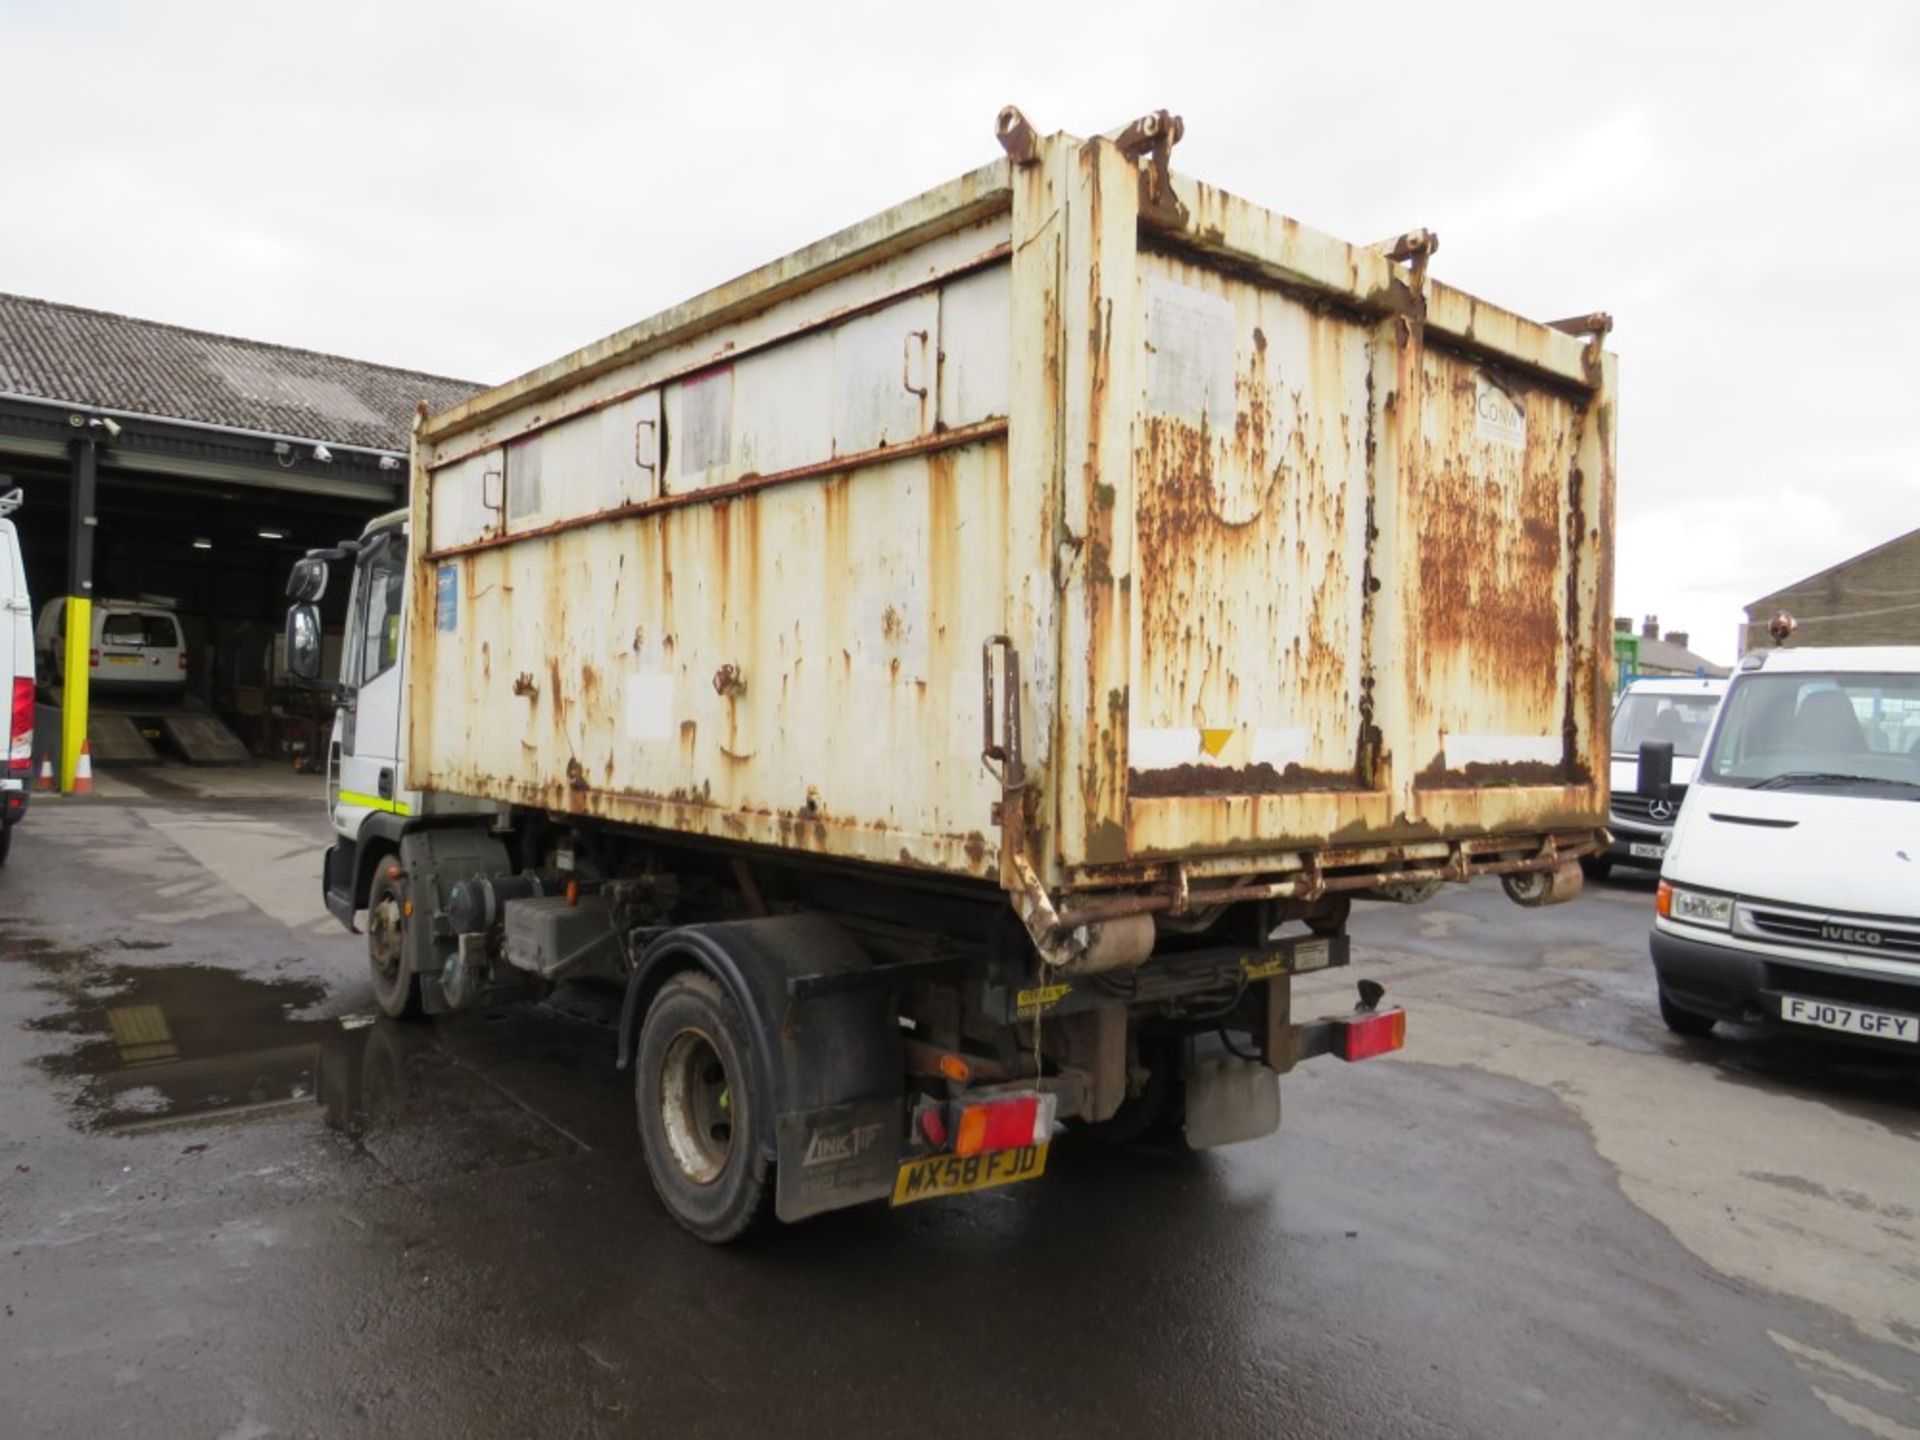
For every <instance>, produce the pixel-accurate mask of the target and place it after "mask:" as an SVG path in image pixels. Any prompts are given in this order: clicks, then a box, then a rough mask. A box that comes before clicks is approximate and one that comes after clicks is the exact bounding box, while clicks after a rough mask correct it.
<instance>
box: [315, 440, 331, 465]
mask: <svg viewBox="0 0 1920 1440" xmlns="http://www.w3.org/2000/svg"><path fill="white" fill-rule="evenodd" d="M313 458H314V459H316V460H318V461H319V462H320V463H321V464H322V465H331V464H332V463H333V452H332V451H331V450H329V449H327V447H326V446H324V445H316V446H314V447H313Z"/></svg>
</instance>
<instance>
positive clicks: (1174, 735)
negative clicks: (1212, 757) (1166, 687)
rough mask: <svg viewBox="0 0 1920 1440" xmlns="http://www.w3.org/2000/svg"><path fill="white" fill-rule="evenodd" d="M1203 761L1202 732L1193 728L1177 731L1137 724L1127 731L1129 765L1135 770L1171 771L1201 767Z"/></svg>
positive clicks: (1182, 728) (1184, 727) (1185, 726)
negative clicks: (1177, 767)
mask: <svg viewBox="0 0 1920 1440" xmlns="http://www.w3.org/2000/svg"><path fill="white" fill-rule="evenodd" d="M1203 758H1204V757H1203V756H1202V754H1201V752H1200V732H1199V731H1198V730H1196V729H1195V728H1194V727H1193V726H1191V725H1184V726H1181V727H1180V728H1179V729H1177V730H1163V729H1158V728H1156V727H1154V726H1151V725H1135V726H1134V727H1133V728H1132V729H1130V730H1128V731H1127V764H1129V765H1130V766H1132V767H1133V768H1134V769H1135V770H1171V769H1173V768H1174V767H1175V766H1178V765H1195V764H1198V763H1199V762H1200V761H1201V760H1202V759H1203Z"/></svg>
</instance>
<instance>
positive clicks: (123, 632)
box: [35, 596, 187, 697]
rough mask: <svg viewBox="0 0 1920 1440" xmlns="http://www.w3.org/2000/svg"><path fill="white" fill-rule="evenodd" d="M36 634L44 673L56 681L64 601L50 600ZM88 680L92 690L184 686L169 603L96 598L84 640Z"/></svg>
mask: <svg viewBox="0 0 1920 1440" xmlns="http://www.w3.org/2000/svg"><path fill="white" fill-rule="evenodd" d="M35 640H36V643H37V646H38V648H39V651H40V655H41V657H42V661H43V663H44V665H45V667H46V672H47V674H48V675H49V676H50V677H51V678H52V679H53V680H54V681H55V682H56V683H59V684H64V683H65V682H66V675H65V674H64V671H65V668H66V663H67V655H66V645H67V601H66V597H65V596H62V597H61V598H60V599H58V600H49V601H48V602H47V604H46V608H45V609H43V610H42V611H41V612H40V624H39V626H38V628H37V629H36V631H35ZM88 656H89V676H88V681H89V686H90V688H91V689H92V690H93V691H94V692H96V693H114V692H118V693H122V694H140V695H165V696H168V697H174V696H178V695H179V694H180V693H181V692H182V691H184V690H185V689H186V688H187V646H186V642H185V640H184V639H182V637H181V633H180V619H179V617H178V616H177V615H175V614H174V613H173V608H172V606H171V605H170V604H168V603H166V602H162V601H152V600H96V601H94V602H93V635H92V638H91V639H90V640H89V641H88Z"/></svg>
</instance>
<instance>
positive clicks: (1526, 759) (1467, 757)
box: [1441, 735, 1564, 770]
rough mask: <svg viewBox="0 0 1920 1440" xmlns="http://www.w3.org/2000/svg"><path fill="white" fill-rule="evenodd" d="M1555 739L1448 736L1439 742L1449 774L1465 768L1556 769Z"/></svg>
mask: <svg viewBox="0 0 1920 1440" xmlns="http://www.w3.org/2000/svg"><path fill="white" fill-rule="evenodd" d="M1563 744H1564V742H1563V741H1562V740H1561V739H1560V737H1559V736H1558V735H1447V736H1444V737H1443V738H1442V740H1441V749H1442V752H1443V753H1444V754H1445V756H1446V760H1447V768H1448V769H1449V770H1461V769H1464V768H1466V767H1467V766H1468V765H1529V764H1541V765H1558V764H1559V763H1560V758H1561V752H1562V748H1563Z"/></svg>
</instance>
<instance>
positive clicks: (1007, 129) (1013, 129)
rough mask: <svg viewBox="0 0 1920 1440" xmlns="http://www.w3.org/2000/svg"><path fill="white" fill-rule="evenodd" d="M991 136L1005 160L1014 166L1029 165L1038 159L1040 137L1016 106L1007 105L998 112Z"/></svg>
mask: <svg viewBox="0 0 1920 1440" xmlns="http://www.w3.org/2000/svg"><path fill="white" fill-rule="evenodd" d="M993 134H994V138H995V139H997V140H998V141H999V142H1000V148H1001V149H1002V150H1004V151H1006V152H1007V159H1009V160H1011V161H1012V162H1013V163H1014V164H1016V165H1031V164H1033V162H1034V161H1036V160H1038V159H1039V158H1040V136H1039V135H1038V134H1037V133H1036V132H1035V130H1034V128H1033V126H1032V125H1031V124H1029V123H1028V121H1027V117H1026V116H1025V115H1022V114H1021V113H1020V107H1019V106H1018V105H1009V106H1007V107H1006V108H1005V109H1003V110H1002V111H1001V112H1000V114H999V116H998V117H997V118H996V119H995V120H994V122H993Z"/></svg>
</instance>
